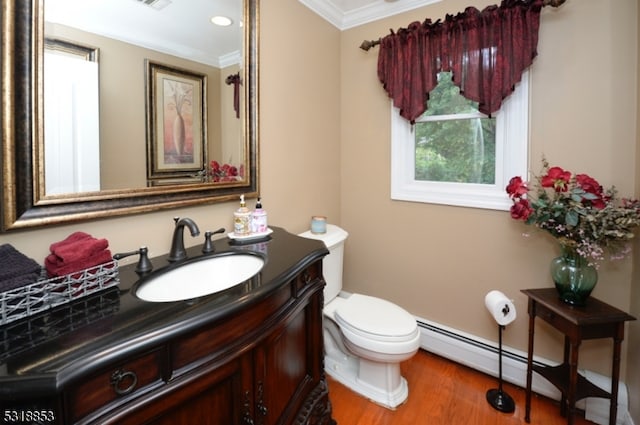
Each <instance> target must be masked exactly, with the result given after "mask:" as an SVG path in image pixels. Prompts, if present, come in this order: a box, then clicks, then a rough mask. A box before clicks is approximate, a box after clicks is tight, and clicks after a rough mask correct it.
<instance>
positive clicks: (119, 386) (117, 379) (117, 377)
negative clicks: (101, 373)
mask: <svg viewBox="0 0 640 425" xmlns="http://www.w3.org/2000/svg"><path fill="white" fill-rule="evenodd" d="M127 381H130V384H129V386H127V387H123V385H124V384H126V382H127ZM136 385H138V377H137V376H136V374H135V373H133V372H131V371H127V372H125V371H123V370H122V369H118V370H116V371H115V372H113V374H111V386H112V387H113V391H115V392H116V394H118V395H127V394H129V393H130V392H131V391H133V390H134V388H135V387H136Z"/></svg>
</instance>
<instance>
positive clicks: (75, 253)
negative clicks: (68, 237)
mask: <svg viewBox="0 0 640 425" xmlns="http://www.w3.org/2000/svg"><path fill="white" fill-rule="evenodd" d="M108 246H109V242H107V240H106V239H96V238H93V237H88V238H83V239H79V240H74V241H71V242H67V243H65V244H62V245H58V246H56V247H55V248H54V249H52V250H51V253H52V254H53V255H54V256H56V257H57V259H58V262H59V263H74V262H76V261H78V260H82V259H83V258H87V257H92V256H93V255H95V254H97V253H98V252H100V251H104V250H105V249H107V247H108Z"/></svg>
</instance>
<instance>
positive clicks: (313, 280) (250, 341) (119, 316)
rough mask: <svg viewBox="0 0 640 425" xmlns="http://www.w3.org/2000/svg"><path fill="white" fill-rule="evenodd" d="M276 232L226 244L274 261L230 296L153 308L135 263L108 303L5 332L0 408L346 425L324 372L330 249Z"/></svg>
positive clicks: (78, 418) (90, 417) (72, 417)
mask: <svg viewBox="0 0 640 425" xmlns="http://www.w3.org/2000/svg"><path fill="white" fill-rule="evenodd" d="M274 230H275V232H274V233H273V234H272V237H271V239H270V240H268V241H263V242H259V243H255V244H248V245H239V246H233V245H230V244H229V242H228V241H227V240H226V239H223V240H219V241H216V243H215V245H216V251H218V252H220V251H224V250H259V251H261V252H263V253H264V254H265V255H266V258H267V261H266V264H265V266H264V268H263V269H262V271H261V272H260V273H259V274H258V275H256V276H255V277H254V278H252V279H250V280H248V281H246V282H244V283H242V284H240V285H238V286H235V287H233V288H230V289H228V290H226V291H223V292H220V293H217V294H214V295H210V296H206V297H201V298H198V299H195V300H188V301H180V302H170V303H148V302H144V301H141V300H139V299H137V298H136V297H135V296H134V295H132V294H131V291H130V289H131V286H132V285H133V284H135V282H136V280H137V278H138V277H137V275H136V274H135V273H134V272H133V268H134V266H133V265H130V266H126V267H122V268H121V270H120V278H121V283H120V285H119V287H118V288H112V289H113V291H106V293H102V294H99V295H98V296H96V297H92V299H95V303H99V304H97V306H96V305H94V304H92V303H93V300H89V299H87V300H83V301H79V302H78V304H79V306H76V307H74V306H68V307H65V308H62V309H58V310H55V311H51V312H49V313H46V314H44V315H41V316H38V317H36V318H29V319H24V320H21V321H19V322H16V323H11V324H9V325H6V326H4V327H0V337H3V338H4V339H3V340H0V344H2V346H0V348H2V349H4V352H5V354H4V355H3V357H0V403H1V407H2V409H3V410H2V412H0V413H2V414H3V417H4V418H9V419H11V418H14V417H15V418H18V419H27V417H26V416H25V415H28V416H29V418H31V419H34V418H35V416H38V417H39V419H40V422H37V421H35V420H32V421H27V420H24V421H22V422H21V421H12V423H55V424H65V425H66V424H89V423H91V424H101V425H102V424H109V423H113V424H199V425H200V424H219V425H233V424H245V425H248V424H256V425H258V424H263V425H271V424H274V425H275V424H333V423H335V422H334V421H333V420H332V419H331V405H330V402H329V397H328V388H327V383H326V380H325V376H324V371H323V346H322V305H323V297H322V290H323V288H324V280H323V277H322V258H323V257H324V256H325V255H326V254H327V253H328V251H327V250H326V248H325V247H324V245H323V244H322V243H321V242H318V241H312V240H307V239H303V238H299V237H297V236H294V235H291V234H289V233H287V232H286V231H284V230H282V229H278V228H274ZM199 250H200V247H194V248H192V249H189V254H190V255H192V256H195V255H199ZM152 261H153V263H154V267H156V268H159V267H161V266H163V265H166V260H165V259H163V258H156V259H153V260H152ZM177 284H179V282H177ZM102 304H105V308H104V309H103V308H102ZM69 309H72V312H71V313H70V310H69ZM102 310H104V311H102ZM105 311H106V313H105ZM74 321H76V322H77V323H75V324H73V322H74ZM60 323H63V325H62V326H63V328H64V330H61V329H60V328H56V326H57V325H58V324H60ZM69 323H72V324H71V326H70V327H69ZM54 324H55V325H54ZM29 331H35V332H36V333H37V334H38V335H43V334H44V335H45V338H42V339H41V340H34V339H33V338H31V337H30V336H28V335H26V334H25V332H29ZM47 333H49V334H51V335H49V336H47V335H46V334H47ZM42 419H45V420H42ZM5 423H8V422H7V421H6V420H5Z"/></svg>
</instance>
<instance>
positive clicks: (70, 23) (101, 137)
mask: <svg viewBox="0 0 640 425" xmlns="http://www.w3.org/2000/svg"><path fill="white" fill-rule="evenodd" d="M242 10H243V9H242V2H241V1H239V0H224V1H216V2H211V1H209V0H191V1H189V2H185V1H177V0H109V1H108V2H105V1H100V0H45V1H44V19H45V26H44V34H45V44H44V50H45V55H44V62H43V63H44V65H43V74H44V95H43V98H44V141H43V146H41V147H40V152H41V155H40V158H39V159H40V162H39V164H38V168H39V172H40V173H41V175H44V184H43V185H41V187H40V190H41V191H42V192H43V193H39V194H38V195H39V196H37V198H38V199H46V198H47V197H51V196H54V197H60V196H64V195H65V194H77V193H83V192H100V191H109V190H124V189H126V190H129V189H140V188H144V187H155V186H172V185H179V184H184V183H189V184H193V183H207V184H217V183H229V182H232V183H233V182H237V181H243V180H244V179H245V170H244V164H245V163H246V160H247V158H246V157H247V155H246V151H245V146H246V143H245V140H244V134H243V128H244V119H245V117H244V108H243V106H242V105H241V101H242V100H243V96H242V95H241V93H242V92H243V91H242V81H241V80H242V79H241V77H240V76H241V75H243V70H242V57H243V55H242V49H243V46H242V40H243V28H242V25H243V23H242V16H243V15H242ZM214 17H226V18H228V21H227V23H228V25H226V26H221V25H216V24H214V23H213V22H212V18H214ZM42 186H44V187H42Z"/></svg>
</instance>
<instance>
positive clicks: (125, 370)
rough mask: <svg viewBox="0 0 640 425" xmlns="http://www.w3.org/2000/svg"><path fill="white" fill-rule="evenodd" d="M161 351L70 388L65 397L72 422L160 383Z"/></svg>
mask: <svg viewBox="0 0 640 425" xmlns="http://www.w3.org/2000/svg"><path fill="white" fill-rule="evenodd" d="M162 353H163V350H162V349H157V350H154V351H152V352H150V353H147V354H143V355H141V356H139V357H137V358H134V359H129V360H127V361H125V362H122V363H114V364H113V366H111V367H109V368H107V369H105V370H103V371H102V372H100V373H98V374H97V375H94V376H93V377H89V378H88V379H86V380H83V381H82V382H79V383H78V385H76V386H73V388H72V389H70V390H69V391H68V392H67V394H68V398H67V400H68V407H69V410H68V411H69V416H70V419H71V421H72V422H76V421H77V420H79V419H81V418H83V417H85V416H86V415H88V414H90V413H91V412H93V411H95V410H97V409H101V410H102V409H106V410H108V409H109V408H110V407H115V405H118V404H120V403H123V402H125V401H127V400H129V399H132V398H135V397H137V396H139V395H141V394H143V393H144V392H146V391H143V390H144V389H145V388H147V389H149V388H151V387H152V386H153V385H152V384H154V383H156V384H158V385H159V384H161V383H162V372H161V371H162V368H161V360H162ZM110 405H111V406H110Z"/></svg>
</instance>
